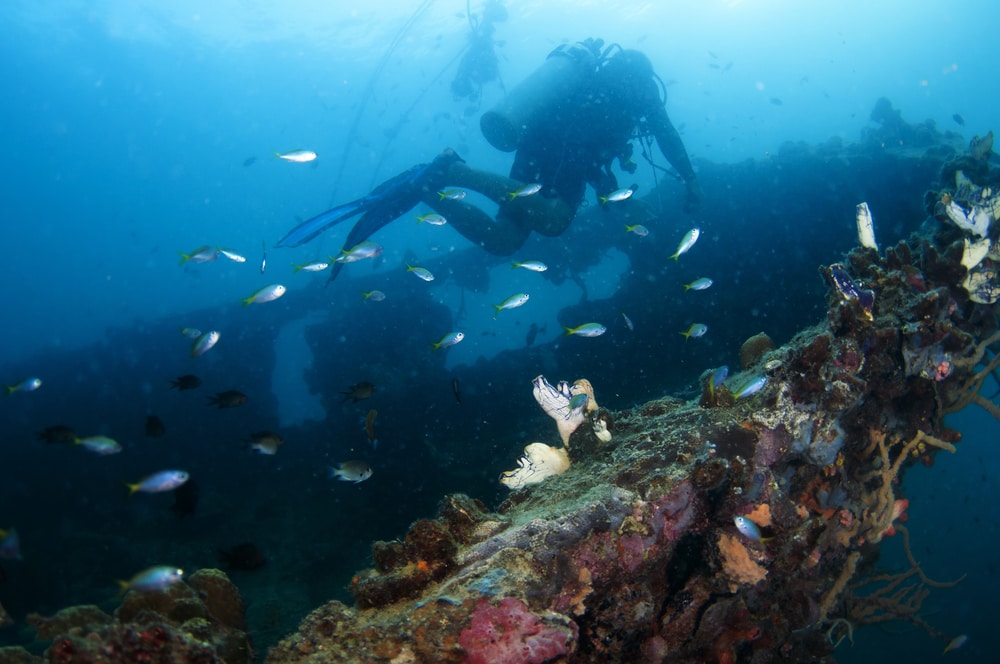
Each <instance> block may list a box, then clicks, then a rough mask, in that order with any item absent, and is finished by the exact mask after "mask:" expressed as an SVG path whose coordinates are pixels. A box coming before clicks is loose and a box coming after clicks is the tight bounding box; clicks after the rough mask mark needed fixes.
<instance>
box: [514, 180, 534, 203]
mask: <svg viewBox="0 0 1000 664" xmlns="http://www.w3.org/2000/svg"><path fill="white" fill-rule="evenodd" d="M541 190H542V185H540V184H538V183H537V182H533V183H531V184H526V185H524V186H521V187H518V188H517V189H515V190H514V191H508V192H507V197H508V200H510V201H512V200H514V199H515V198H524V197H525V196H531V195H533V194H537V193H538V192H540V191H541Z"/></svg>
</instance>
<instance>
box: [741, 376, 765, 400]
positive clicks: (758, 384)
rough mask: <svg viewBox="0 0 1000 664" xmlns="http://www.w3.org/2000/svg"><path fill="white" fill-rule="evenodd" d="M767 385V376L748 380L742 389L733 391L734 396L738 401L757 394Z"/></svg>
mask: <svg viewBox="0 0 1000 664" xmlns="http://www.w3.org/2000/svg"><path fill="white" fill-rule="evenodd" d="M766 384H767V376H755V377H752V378H750V379H749V380H747V381H746V382H745V383H743V384H742V385H741V386H740V387H738V388H736V389H735V390H734V391H733V396H734V397H736V398H737V399H743V398H745V397H749V396H751V395H754V394H757V393H758V392H760V391H761V390H762V389H764V385H766Z"/></svg>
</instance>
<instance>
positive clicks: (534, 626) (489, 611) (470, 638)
mask: <svg viewBox="0 0 1000 664" xmlns="http://www.w3.org/2000/svg"><path fill="white" fill-rule="evenodd" d="M566 623H567V624H565V625H559V626H553V625H548V624H546V623H544V622H543V621H542V619H541V618H539V617H538V616H537V615H535V614H534V613H532V612H531V611H529V610H528V606H527V604H525V603H524V602H522V601H521V600H519V599H517V598H516V597H505V598H503V599H502V600H501V601H500V606H493V605H492V604H490V603H489V602H488V601H487V600H485V599H480V600H479V601H478V602H477V603H476V610H475V613H473V614H472V624H471V625H470V626H469V627H467V628H466V629H463V630H462V633H461V634H460V635H459V637H458V643H459V645H460V646H462V648H464V649H465V653H466V655H465V662H467V664H542V663H543V662H547V661H549V660H551V659H552V658H554V657H559V656H561V655H567V654H570V653H571V652H572V650H573V647H574V646H575V643H576V638H577V629H576V623H574V622H573V621H571V620H568V619H567V620H566Z"/></svg>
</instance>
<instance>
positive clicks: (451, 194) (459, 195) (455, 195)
mask: <svg viewBox="0 0 1000 664" xmlns="http://www.w3.org/2000/svg"><path fill="white" fill-rule="evenodd" d="M438 196H440V197H441V200H442V201H443V200H445V199H448V200H449V201H460V200H462V199H463V198H465V192H464V191H462V190H461V189H449V190H447V191H439V192H438Z"/></svg>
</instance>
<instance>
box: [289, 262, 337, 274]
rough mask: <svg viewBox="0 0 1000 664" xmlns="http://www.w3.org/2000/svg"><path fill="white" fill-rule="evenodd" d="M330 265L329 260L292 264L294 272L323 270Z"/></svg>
mask: <svg viewBox="0 0 1000 664" xmlns="http://www.w3.org/2000/svg"><path fill="white" fill-rule="evenodd" d="M328 267H330V263H328V262H327V261H310V262H308V263H300V264H298V265H296V264H294V263H293V264H292V271H293V272H322V271H323V270H325V269H326V268H328Z"/></svg>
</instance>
